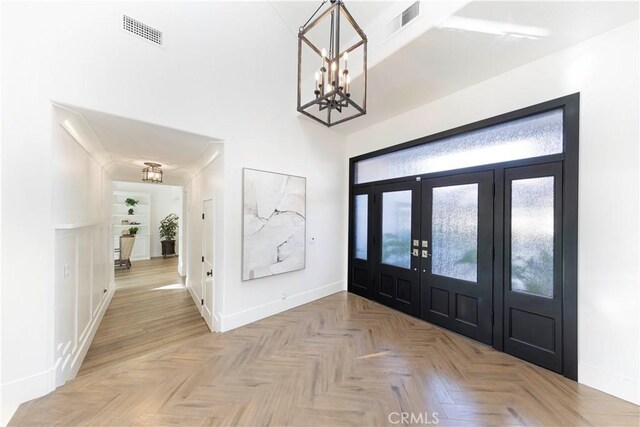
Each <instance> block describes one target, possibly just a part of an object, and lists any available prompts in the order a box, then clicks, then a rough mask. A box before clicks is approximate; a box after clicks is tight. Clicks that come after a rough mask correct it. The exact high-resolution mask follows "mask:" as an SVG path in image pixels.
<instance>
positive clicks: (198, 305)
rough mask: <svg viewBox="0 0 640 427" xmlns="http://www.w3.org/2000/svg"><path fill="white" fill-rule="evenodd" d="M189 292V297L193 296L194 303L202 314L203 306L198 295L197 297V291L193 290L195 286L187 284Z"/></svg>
mask: <svg viewBox="0 0 640 427" xmlns="http://www.w3.org/2000/svg"><path fill="white" fill-rule="evenodd" d="M187 291H189V295H191V298H192V299H193V303H194V304H195V305H196V307H197V308H198V311H199V312H200V314H202V304H201V303H200V298H198V295H196V291H194V290H193V286H189V284H188V283H187Z"/></svg>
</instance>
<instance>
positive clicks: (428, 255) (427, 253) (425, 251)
mask: <svg viewBox="0 0 640 427" xmlns="http://www.w3.org/2000/svg"><path fill="white" fill-rule="evenodd" d="M430 256H431V254H430V253H429V251H428V250H426V249H423V250H422V258H429V257H430Z"/></svg>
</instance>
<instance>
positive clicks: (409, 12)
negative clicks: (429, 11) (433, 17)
mask: <svg viewBox="0 0 640 427" xmlns="http://www.w3.org/2000/svg"><path fill="white" fill-rule="evenodd" d="M418 15H420V2H419V1H417V2H415V3H413V4H412V5H411V6H409V7H408V8H406V9H405V10H404V11H403V12H402V18H401V19H402V24H401V25H400V26H401V27H404V26H405V25H407V24H408V23H409V22H411V21H413V20H414V19H415V18H416V17H417V16H418Z"/></svg>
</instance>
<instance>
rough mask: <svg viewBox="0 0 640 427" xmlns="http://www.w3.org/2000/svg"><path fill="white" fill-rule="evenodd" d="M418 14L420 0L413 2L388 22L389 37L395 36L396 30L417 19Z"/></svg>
mask: <svg viewBox="0 0 640 427" xmlns="http://www.w3.org/2000/svg"><path fill="white" fill-rule="evenodd" d="M418 15H420V1H417V2H415V3H413V4H412V5H411V6H409V7H408V8H406V9H405V10H403V11H402V13H401V14H400V15H398V16H396V17H395V18H393V19H392V20H391V21H390V22H389V23H388V24H387V37H388V38H389V37H391V36H393V35H394V34H395V33H396V32H398V31H399V30H401V29H402V28H403V27H405V26H406V25H407V24H409V22H411V21H413V20H414V19H416V18H417V17H418Z"/></svg>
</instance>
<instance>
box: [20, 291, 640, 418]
mask: <svg viewBox="0 0 640 427" xmlns="http://www.w3.org/2000/svg"><path fill="white" fill-rule="evenodd" d="M256 286H257V285H256ZM131 325H132V327H134V325H135V323H133V322H132V323H131ZM401 412H405V413H413V414H414V417H418V416H420V414H422V417H423V418H422V420H423V423H424V421H430V422H431V425H433V424H434V421H435V419H434V417H437V419H438V421H439V423H438V425H446V426H450V425H455V426H464V425H473V426H477V425H500V426H503V425H549V426H560V425H563V426H567V425H569V426H574V425H597V426H601V425H610V426H621V425H633V426H638V423H639V419H640V418H639V409H638V407H637V406H635V405H632V404H630V403H627V402H624V401H622V400H620V399H616V398H614V397H612V396H609V395H607V394H604V393H601V392H599V391H597V390H594V389H592V388H589V387H586V386H583V385H580V384H578V383H575V382H573V381H570V380H567V379H565V378H563V377H561V376H559V375H557V374H555V373H552V372H550V371H547V370H545V369H542V368H538V367H536V366H534V365H531V364H529V363H527V362H524V361H521V360H519V359H516V358H513V357H511V356H509V355H507V354H504V353H499V352H496V351H494V350H493V349H491V348H490V347H487V346H485V345H483V344H480V343H477V342H474V341H472V340H470V339H467V338H464V337H461V336H458V335H456V334H454V333H451V332H448V331H445V330H442V329H439V328H437V327H435V326H432V325H429V324H427V323H425V322H422V321H420V320H418V319H414V318H412V317H409V316H406V315H404V314H401V313H399V312H396V311H393V310H391V309H388V308H386V307H384V306H381V305H379V304H377V303H374V302H372V301H368V300H365V299H363V298H360V297H358V296H355V295H352V294H348V293H346V292H341V293H338V294H335V295H332V296H329V297H327V298H323V299H321V300H318V301H315V302H313V303H310V304H307V305H304V306H301V307H298V308H295V309H293V310H290V311H287V312H285V313H281V314H278V315H276V316H272V317H270V318H267V319H263V320H261V321H258V322H255V323H253V324H251V325H247V326H245V327H242V328H239V329H236V330H233V331H230V332H227V333H224V334H205V335H203V336H200V337H197V338H193V339H191V340H188V341H183V342H180V343H176V344H173V345H165V346H163V348H162V349H161V350H158V351H155V352H153V353H147V354H144V355H141V356H139V357H137V358H133V359H130V360H128V361H124V362H121V363H119V364H117V365H113V366H111V367H108V368H105V369H100V370H97V371H95V372H92V373H88V374H86V375H83V376H81V377H80V378H78V379H76V380H74V381H71V382H70V383H68V384H66V385H65V386H63V387H61V388H59V389H58V390H56V391H55V392H53V393H50V394H49V395H47V396H44V397H42V398H39V399H36V400H33V401H31V402H28V403H25V404H23V405H22V406H21V407H20V408H19V410H18V412H17V413H16V415H15V416H14V418H13V419H12V421H11V424H12V425H80V424H82V425H87V424H93V425H296V426H307V425H325V426H329V425H366V426H373V425H390V424H392V423H394V422H396V421H398V417H400V416H401V415H399V414H396V413H401ZM425 413H426V414H427V418H424V416H425V415H424V414H425ZM434 413H436V414H434ZM389 417H391V418H389ZM414 420H415V418H414ZM408 421H410V418H409V419H408ZM413 424H420V423H416V422H414V423H413Z"/></svg>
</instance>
